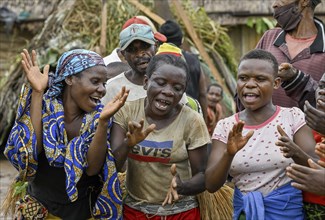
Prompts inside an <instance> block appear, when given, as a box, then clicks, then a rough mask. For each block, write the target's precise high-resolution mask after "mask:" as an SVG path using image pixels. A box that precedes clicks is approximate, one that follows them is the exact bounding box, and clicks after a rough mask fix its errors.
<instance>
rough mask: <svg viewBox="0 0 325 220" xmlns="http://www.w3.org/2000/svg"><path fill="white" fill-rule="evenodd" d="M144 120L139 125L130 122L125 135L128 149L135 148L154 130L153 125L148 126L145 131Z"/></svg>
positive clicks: (154, 126)
mask: <svg viewBox="0 0 325 220" xmlns="http://www.w3.org/2000/svg"><path fill="white" fill-rule="evenodd" d="M143 125H144V120H143V119H142V120H141V121H140V122H139V123H137V122H134V121H130V122H129V124H128V132H127V133H126V138H127V143H128V146H129V147H133V146H135V145H136V144H137V143H139V142H141V141H143V140H144V139H145V138H146V137H147V136H148V135H149V134H150V132H152V131H153V130H154V129H155V128H156V125H155V124H151V125H149V126H148V127H147V128H146V129H144V128H143Z"/></svg>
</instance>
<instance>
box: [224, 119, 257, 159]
mask: <svg viewBox="0 0 325 220" xmlns="http://www.w3.org/2000/svg"><path fill="white" fill-rule="evenodd" d="M244 124H245V123H244V122H243V121H239V122H238V123H237V124H235V125H234V126H233V128H232V130H231V131H230V132H229V135H228V143H227V151H228V153H229V154H230V155H232V156H233V155H235V154H236V153H237V152H238V151H239V150H240V149H242V148H243V147H244V146H245V144H246V143H247V142H248V140H249V139H250V138H251V137H252V136H253V134H254V131H249V132H248V133H247V135H246V136H243V135H242V132H243V128H244Z"/></svg>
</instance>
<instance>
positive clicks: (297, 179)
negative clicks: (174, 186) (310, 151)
mask: <svg viewBox="0 0 325 220" xmlns="http://www.w3.org/2000/svg"><path fill="white" fill-rule="evenodd" d="M308 165H309V167H306V166H301V165H298V164H291V165H290V166H289V167H287V173H286V174H287V176H288V177H290V178H291V179H293V180H294V182H292V183H291V185H292V186H293V187H295V188H297V189H300V190H303V191H307V192H311V193H315V194H318V195H325V168H324V167H321V166H319V165H317V164H316V163H314V162H313V161H312V160H311V159H308Z"/></svg>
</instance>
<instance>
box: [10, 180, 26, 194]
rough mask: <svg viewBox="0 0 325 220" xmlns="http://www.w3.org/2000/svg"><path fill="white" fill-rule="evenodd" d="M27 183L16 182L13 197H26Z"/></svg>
mask: <svg viewBox="0 0 325 220" xmlns="http://www.w3.org/2000/svg"><path fill="white" fill-rule="evenodd" d="M27 186H28V182H23V181H17V182H16V183H15V185H14V189H15V190H14V194H13V196H18V195H19V196H20V198H22V197H24V196H25V195H26V191H27Z"/></svg>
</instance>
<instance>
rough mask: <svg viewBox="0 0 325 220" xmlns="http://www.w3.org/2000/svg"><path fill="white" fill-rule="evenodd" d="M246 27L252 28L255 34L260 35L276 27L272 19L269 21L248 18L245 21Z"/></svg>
mask: <svg viewBox="0 0 325 220" xmlns="http://www.w3.org/2000/svg"><path fill="white" fill-rule="evenodd" d="M246 25H247V26H248V27H250V28H254V29H255V31H256V33H258V34H262V33H264V32H265V31H267V30H269V29H272V28H274V27H275V25H276V21H275V20H274V19H269V18H265V17H261V18H256V17H250V18H248V19H247V22H246Z"/></svg>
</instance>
